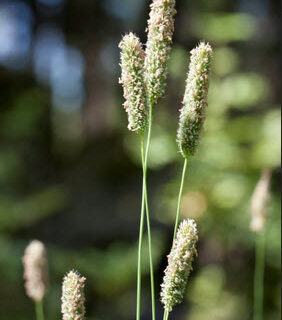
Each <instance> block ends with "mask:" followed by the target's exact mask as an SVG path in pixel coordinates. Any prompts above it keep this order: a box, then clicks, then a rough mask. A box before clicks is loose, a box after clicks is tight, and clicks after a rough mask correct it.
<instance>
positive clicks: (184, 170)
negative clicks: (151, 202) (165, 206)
mask: <svg viewBox="0 0 282 320" xmlns="http://www.w3.org/2000/svg"><path fill="white" fill-rule="evenodd" d="M187 167H188V157H187V158H185V159H184V164H183V170H182V177H181V182H180V188H179V195H178V201H177V211H176V218H175V225H174V233H173V239H175V238H176V234H177V229H178V225H179V216H180V208H181V199H182V193H183V187H184V181H185V176H186V172H187Z"/></svg>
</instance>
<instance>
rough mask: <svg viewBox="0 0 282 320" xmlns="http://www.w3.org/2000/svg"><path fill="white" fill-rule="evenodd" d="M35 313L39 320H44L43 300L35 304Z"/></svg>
mask: <svg viewBox="0 0 282 320" xmlns="http://www.w3.org/2000/svg"><path fill="white" fill-rule="evenodd" d="M35 313H36V319H37V320H44V312H43V300H40V301H36V302H35Z"/></svg>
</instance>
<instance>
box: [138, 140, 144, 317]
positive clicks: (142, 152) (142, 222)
mask: <svg viewBox="0 0 282 320" xmlns="http://www.w3.org/2000/svg"><path fill="white" fill-rule="evenodd" d="M141 154H142V155H143V154H144V136H143V135H142V138H141ZM145 179H146V178H145V176H144V173H143V186H142V203H141V214H140V227H139V242H138V262H137V298H136V299H137V300H136V320H140V307H141V267H142V244H143V231H144V215H145V201H144V200H145V183H144V180H145Z"/></svg>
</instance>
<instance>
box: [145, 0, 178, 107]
mask: <svg viewBox="0 0 282 320" xmlns="http://www.w3.org/2000/svg"><path fill="white" fill-rule="evenodd" d="M175 14H176V10H175V0H153V2H152V4H151V12H150V18H149V20H148V29H147V31H148V40H147V45H146V51H145V52H146V58H145V69H146V72H145V77H146V85H147V92H148V96H149V97H148V98H149V102H150V103H151V104H154V103H156V102H157V101H158V99H159V98H161V97H162V96H163V95H164V91H165V86H166V77H167V68H168V67H167V64H168V59H169V55H170V51H171V45H172V37H173V32H174V15H175Z"/></svg>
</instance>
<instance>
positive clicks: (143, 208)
mask: <svg viewBox="0 0 282 320" xmlns="http://www.w3.org/2000/svg"><path fill="white" fill-rule="evenodd" d="M148 122H149V123H148V132H147V142H146V148H144V140H145V138H144V135H142V137H141V158H142V167H143V187H142V204H141V217H140V231H139V244H138V270H137V309H136V319H137V320H139V319H140V304H141V303H140V302H141V265H142V242H143V232H144V219H145V217H144V216H145V211H146V221H147V231H148V247H149V261H150V280H151V300H152V320H155V319H156V311H155V285H154V265H153V255H152V238H151V225H150V213H149V206H148V197H147V167H148V155H149V149H150V141H151V133H152V105H150V107H149V120H148Z"/></svg>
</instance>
